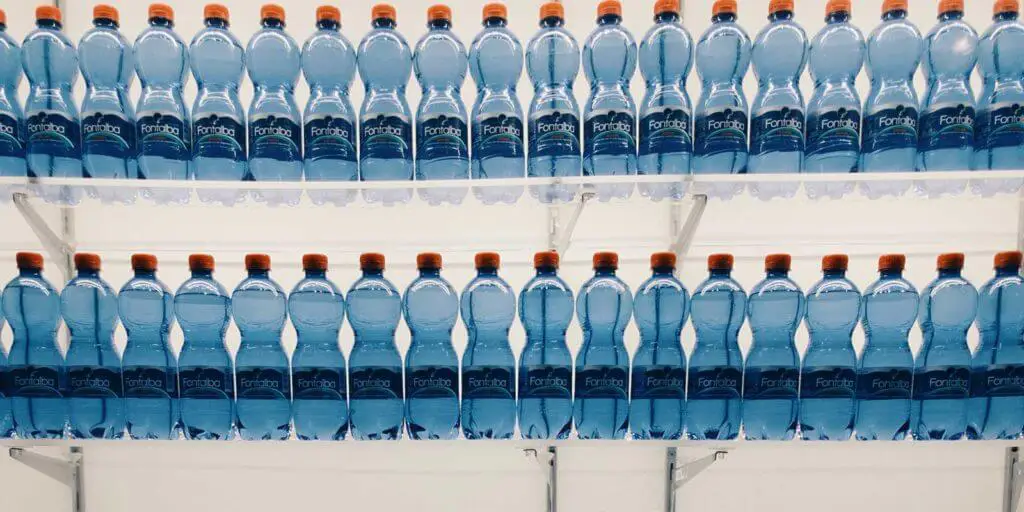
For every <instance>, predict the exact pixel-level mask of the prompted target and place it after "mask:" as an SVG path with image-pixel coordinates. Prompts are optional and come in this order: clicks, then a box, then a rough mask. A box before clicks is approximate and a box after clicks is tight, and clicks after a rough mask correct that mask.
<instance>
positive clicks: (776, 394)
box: [743, 366, 800, 400]
mask: <svg viewBox="0 0 1024 512" xmlns="http://www.w3.org/2000/svg"><path fill="white" fill-rule="evenodd" d="M799 389H800V369H799V368H796V367H786V366H766V367H763V368H757V367H747V368H746V369H745V370H744V372H743V399H744V400H773V399H785V398H796V397H797V392H798V390H799Z"/></svg>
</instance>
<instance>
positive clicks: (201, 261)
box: [188, 254, 215, 272]
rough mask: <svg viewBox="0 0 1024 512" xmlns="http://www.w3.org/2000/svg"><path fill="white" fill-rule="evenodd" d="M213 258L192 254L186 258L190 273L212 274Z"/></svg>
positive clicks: (207, 255) (206, 255)
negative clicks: (203, 272)
mask: <svg viewBox="0 0 1024 512" xmlns="http://www.w3.org/2000/svg"><path fill="white" fill-rule="evenodd" d="M214 266H215V265H214V260H213V256H212V255H209V254H192V255H190V256H189V257H188V269H189V270H191V271H192V272H202V271H206V272H213V268H214Z"/></svg>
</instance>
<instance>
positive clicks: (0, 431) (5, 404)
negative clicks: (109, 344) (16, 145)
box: [0, 16, 14, 439]
mask: <svg viewBox="0 0 1024 512" xmlns="http://www.w3.org/2000/svg"><path fill="white" fill-rule="evenodd" d="M0 17H2V16H0ZM3 326H4V314H3V309H2V308H0V330H2V329H3ZM9 373H10V371H9V368H8V367H7V349H5V348H4V347H0V439H6V438H9V437H11V436H12V435H14V416H13V415H12V414H11V397H10V396H9V394H10V389H9V388H8V385H9V384H8V374H9Z"/></svg>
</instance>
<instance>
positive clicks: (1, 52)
mask: <svg viewBox="0 0 1024 512" xmlns="http://www.w3.org/2000/svg"><path fill="white" fill-rule="evenodd" d="M21 73H22V71H21V47H20V46H18V42H17V41H15V40H14V38H13V37H11V35H10V34H8V33H7V13H6V12H4V10H3V9H0V176H25V175H26V174H25V173H26V168H25V113H24V111H22V109H21V103H20V102H19V101H18V85H19V84H21Z"/></svg>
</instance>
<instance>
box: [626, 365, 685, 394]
mask: <svg viewBox="0 0 1024 512" xmlns="http://www.w3.org/2000/svg"><path fill="white" fill-rule="evenodd" d="M632 382H633V388H632V391H631V392H632V395H631V397H632V399H633V400H637V399H646V400H657V399H674V400H685V399H686V368H685V367H682V366H660V365H659V366H634V367H633V378H632Z"/></svg>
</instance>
